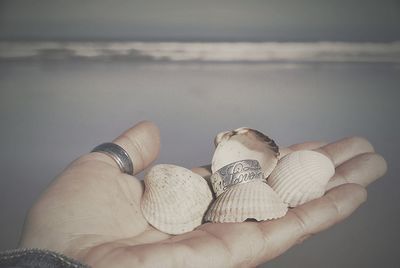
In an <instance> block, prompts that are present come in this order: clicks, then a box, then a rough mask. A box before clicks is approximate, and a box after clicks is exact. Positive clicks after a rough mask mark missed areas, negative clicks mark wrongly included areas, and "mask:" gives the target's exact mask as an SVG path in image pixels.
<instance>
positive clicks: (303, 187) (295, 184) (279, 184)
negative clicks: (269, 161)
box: [268, 150, 335, 207]
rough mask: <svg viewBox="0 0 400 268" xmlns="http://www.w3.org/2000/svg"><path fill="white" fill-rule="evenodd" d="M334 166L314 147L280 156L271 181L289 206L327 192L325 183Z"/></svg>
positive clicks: (271, 184) (333, 170) (299, 203)
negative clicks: (313, 149) (314, 149)
mask: <svg viewBox="0 0 400 268" xmlns="http://www.w3.org/2000/svg"><path fill="white" fill-rule="evenodd" d="M334 173H335V167H334V165H333V163H332V161H331V160H330V159H329V158H328V157H326V156H325V155H323V154H321V153H318V152H315V151H308V150H302V151H296V152H292V153H290V154H288V155H286V156H284V157H283V158H282V159H280V160H279V162H278V165H277V166H276V168H275V169H274V171H273V172H272V173H271V175H270V176H269V178H268V184H269V185H270V186H271V187H272V189H274V191H275V192H276V193H277V194H278V195H279V196H280V197H281V199H282V200H283V202H285V203H287V204H289V206H290V207H296V206H298V205H301V204H304V203H305V202H308V201H310V200H313V199H315V198H319V197H321V196H323V195H324V194H325V186H326V184H327V183H328V181H329V179H330V178H331V177H332V176H333V175H334Z"/></svg>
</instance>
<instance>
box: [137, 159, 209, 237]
mask: <svg viewBox="0 0 400 268" xmlns="http://www.w3.org/2000/svg"><path fill="white" fill-rule="evenodd" d="M144 183H145V191H144V194H143V197H142V203H141V208H142V212H143V216H144V217H145V218H146V220H147V221H148V222H149V223H150V224H151V225H152V226H154V227H155V228H157V229H158V230H160V231H162V232H165V233H168V234H182V233H185V232H189V231H192V230H193V229H194V228H196V227H197V226H199V225H200V224H201V223H202V219H203V217H204V214H205V212H206V211H207V208H208V206H209V205H210V203H211V201H212V192H211V189H210V187H209V186H208V184H207V182H206V180H205V179H204V178H203V177H201V176H200V175H198V174H196V173H194V172H192V171H190V170H188V169H186V168H183V167H179V166H175V165H166V164H162V165H156V166H153V167H152V168H151V169H150V170H149V172H148V173H147V174H146V176H145V179H144Z"/></svg>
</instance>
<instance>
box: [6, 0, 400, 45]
mask: <svg viewBox="0 0 400 268" xmlns="http://www.w3.org/2000/svg"><path fill="white" fill-rule="evenodd" d="M24 39H25V40H141V41H150V40H153V41H155V40H164V41H165V40H166V41H321V40H324V41H362V42H365V41H372V42H387V41H395V40H400V1H399V0H380V1H379V0H347V1H334V0H330V1H328V0H270V1H267V0H264V1H263V0H228V1H227V0H196V1H194V0H133V1H126V0H113V1H105V0H85V1H82V0H68V1H59V0H35V1H33V0H25V1H22V0H2V1H0V40H24Z"/></svg>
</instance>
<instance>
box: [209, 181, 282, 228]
mask: <svg viewBox="0 0 400 268" xmlns="http://www.w3.org/2000/svg"><path fill="white" fill-rule="evenodd" d="M286 212H287V205H286V204H284V203H283V202H282V200H281V199H280V198H279V196H278V195H277V194H276V193H275V192H274V191H273V190H272V189H271V187H270V186H268V184H267V183H266V182H265V181H261V180H254V181H252V182H248V183H244V184H237V185H235V186H232V187H230V188H228V189H227V190H226V191H225V192H224V193H222V194H221V195H220V196H218V198H217V199H216V200H215V201H214V202H213V203H212V204H211V206H210V208H209V209H208V211H207V214H206V216H205V217H204V220H205V221H209V222H243V221H245V220H247V219H255V220H257V221H262V220H270V219H276V218H280V217H283V216H284V215H285V214H286Z"/></svg>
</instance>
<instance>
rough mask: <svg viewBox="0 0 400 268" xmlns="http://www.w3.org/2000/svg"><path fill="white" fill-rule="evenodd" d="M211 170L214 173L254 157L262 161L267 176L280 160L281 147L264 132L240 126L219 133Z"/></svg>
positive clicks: (215, 140) (216, 138)
mask: <svg viewBox="0 0 400 268" xmlns="http://www.w3.org/2000/svg"><path fill="white" fill-rule="evenodd" d="M214 143H215V145H216V148H215V152H214V155H213V159H212V162H211V171H212V172H213V173H214V172H216V171H217V170H219V169H220V168H222V167H224V166H226V165H229V164H230V163H233V162H236V161H240V160H245V159H254V160H257V161H258V162H259V163H260V166H261V169H262V171H263V173H264V177H267V176H268V175H269V174H270V173H271V172H272V170H273V169H274V168H275V166H276V164H277V162H278V156H279V148H278V146H277V145H276V143H275V142H274V141H273V140H272V139H270V138H269V137H267V136H266V135H264V134H263V133H261V132H259V131H257V130H254V129H251V128H244V127H242V128H238V129H235V130H232V131H226V132H221V133H219V134H218V135H217V136H216V137H215V139H214Z"/></svg>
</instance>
